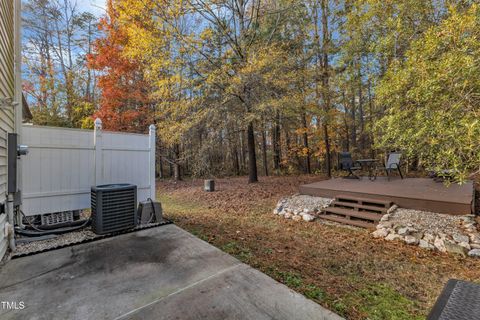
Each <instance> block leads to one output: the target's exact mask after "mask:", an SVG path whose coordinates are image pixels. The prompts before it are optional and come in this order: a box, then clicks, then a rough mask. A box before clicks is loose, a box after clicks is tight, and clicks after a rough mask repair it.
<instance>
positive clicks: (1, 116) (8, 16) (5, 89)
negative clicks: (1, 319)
mask: <svg viewBox="0 0 480 320" xmlns="http://www.w3.org/2000/svg"><path fill="white" fill-rule="evenodd" d="M13 1H14V0H0V99H5V98H11V99H12V100H13V99H14V94H15V90H14V88H15V77H14V2H13ZM14 119H15V116H14V111H13V108H11V109H5V107H4V106H0V204H2V203H5V201H6V192H7V133H8V132H13V131H14V128H15V120H14ZM5 222H6V215H5V214H0V259H1V257H2V256H3V254H4V253H5V251H6V248H7V240H6V238H5V235H4V230H5Z"/></svg>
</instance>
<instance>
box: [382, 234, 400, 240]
mask: <svg viewBox="0 0 480 320" xmlns="http://www.w3.org/2000/svg"><path fill="white" fill-rule="evenodd" d="M385 240H388V241H394V240H403V237H402V236H399V235H398V234H396V233H390V234H389V235H388V236H386V237H385Z"/></svg>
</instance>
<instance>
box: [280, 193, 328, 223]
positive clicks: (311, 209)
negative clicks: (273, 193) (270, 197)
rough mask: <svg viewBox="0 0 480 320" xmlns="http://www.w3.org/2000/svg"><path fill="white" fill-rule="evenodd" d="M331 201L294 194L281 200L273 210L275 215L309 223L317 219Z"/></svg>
mask: <svg viewBox="0 0 480 320" xmlns="http://www.w3.org/2000/svg"><path fill="white" fill-rule="evenodd" d="M332 201H333V199H329V198H321V197H312V196H307V195H301V194H295V195H293V196H290V197H286V198H282V199H280V201H278V203H277V206H276V207H275V209H274V210H273V213H274V214H275V215H279V216H283V217H284V218H285V219H293V220H295V221H301V220H303V221H307V222H311V221H313V220H315V218H317V217H318V214H319V213H320V212H321V211H322V209H324V208H326V207H328V206H329V205H330V203H331V202H332Z"/></svg>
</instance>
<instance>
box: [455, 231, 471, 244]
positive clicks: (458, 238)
mask: <svg viewBox="0 0 480 320" xmlns="http://www.w3.org/2000/svg"><path fill="white" fill-rule="evenodd" d="M452 237H453V240H454V241H455V242H457V243H461V242H466V243H468V242H469V241H470V239H469V237H468V236H466V235H463V234H458V233H457V234H454V235H453V236H452Z"/></svg>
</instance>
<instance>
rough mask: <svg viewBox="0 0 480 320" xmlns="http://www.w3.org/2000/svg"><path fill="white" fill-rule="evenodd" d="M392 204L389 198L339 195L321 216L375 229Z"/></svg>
mask: <svg viewBox="0 0 480 320" xmlns="http://www.w3.org/2000/svg"><path fill="white" fill-rule="evenodd" d="M391 206H392V202H391V201H388V200H381V199H372V198H363V197H354V196H347V195H339V196H336V197H335V200H334V201H333V202H332V203H331V204H330V206H329V207H327V208H325V209H324V211H323V212H322V214H321V215H319V218H321V219H325V220H330V221H334V222H338V223H343V224H348V225H352V226H356V227H361V228H369V229H374V228H375V226H376V225H377V224H378V222H379V221H380V219H381V218H382V216H383V215H384V214H386V213H387V211H388V209H389V208H390V207H391Z"/></svg>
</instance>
